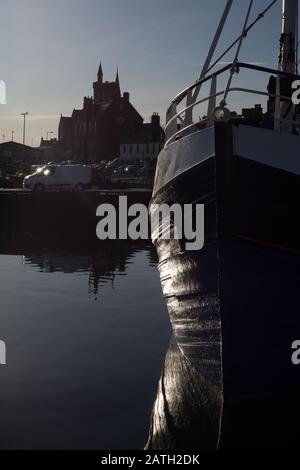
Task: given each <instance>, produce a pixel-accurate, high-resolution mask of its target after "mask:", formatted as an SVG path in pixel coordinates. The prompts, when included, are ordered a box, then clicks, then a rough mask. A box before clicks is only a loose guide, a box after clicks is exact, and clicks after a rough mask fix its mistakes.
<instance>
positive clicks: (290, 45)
mask: <svg viewBox="0 0 300 470" xmlns="http://www.w3.org/2000/svg"><path fill="white" fill-rule="evenodd" d="M297 48H298V0H282V34H281V40H280V55H279V63H280V66H281V69H282V71H284V72H288V73H296V71H297Z"/></svg>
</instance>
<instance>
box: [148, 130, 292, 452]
mask: <svg viewBox="0 0 300 470" xmlns="http://www.w3.org/2000/svg"><path fill="white" fill-rule="evenodd" d="M239 131H240V130H238V132H239ZM243 131H244V129H242V130H241V132H243ZM236 132H237V130H236V129H234V128H233V127H232V126H231V125H230V124H218V125H217V126H216V128H215V131H214V146H215V152H214V155H211V156H210V157H209V158H203V160H202V161H201V162H200V163H199V164H198V165H192V167H191V168H189V169H187V170H186V171H184V172H182V173H181V174H180V175H178V176H175V177H174V178H171V179H170V181H169V182H167V183H166V184H163V185H162V186H161V188H159V181H157V180H156V187H157V188H158V190H157V191H156V193H155V195H154V198H153V200H152V203H156V204H157V203H162V202H164V203H168V204H172V203H175V202H177V203H180V204H184V203H191V202H198V203H204V204H205V244H204V248H203V249H202V250H200V251H186V250H185V240H182V241H176V240H170V241H167V240H162V239H158V240H157V241H156V248H157V252H158V255H159V260H160V263H159V270H160V275H161V283H162V288H163V292H164V295H165V298H166V302H167V306H168V310H169V314H170V319H171V322H172V326H173V331H174V337H175V341H176V345H177V347H178V350H179V351H180V354H181V355H182V357H183V359H182V360H183V361H186V363H187V364H190V365H191V367H192V369H191V370H193V375H194V376H196V375H197V374H199V377H200V378H201V379H200V378H199V380H201V383H202V385H203V383H205V390H206V391H205V394H206V396H207V397H211V396H212V395H209V394H207V389H210V391H211V393H212V394H213V396H214V398H211V403H210V404H208V401H209V400H210V398H208V401H207V402H206V407H204V408H203V410H204V412H205V409H206V410H207V412H208V413H210V412H211V409H214V418H215V420H213V419H212V418H211V421H210V422H211V423H213V425H214V426H215V432H218V431H219V430H220V435H219V436H218V438H217V439H215V434H213V433H212V434H211V435H212V436H213V437H212V439H211V440H210V441H209V445H208V444H207V442H206V440H205V439H204V440H202V441H201V435H199V446H200V448H206V447H207V446H208V447H209V448H210V447H211V445H212V443H213V442H214V445H215V447H217V446H219V447H221V448H222V447H224V448H234V447H237V448H239V447H241V448H247V447H250V448H251V447H252V448H273V447H276V445H277V446H280V447H283V448H286V447H289V446H291V447H293V444H294V445H295V439H296V437H295V438H294V437H293V436H294V434H293V427H294V426H296V424H295V423H297V417H299V419H300V411H299V409H300V405H299V406H298V403H297V400H296V396H297V393H299V391H300V369H299V367H300V366H298V367H297V366H295V365H293V363H292V360H291V357H292V353H293V350H292V347H291V346H292V343H293V341H295V340H297V339H300V315H299V314H300V309H299V303H300V302H299V294H298V292H299V289H298V287H299V285H300V269H299V268H300V263H299V252H300V246H299V244H300V236H299V235H300V234H299V211H298V207H297V204H298V201H299V196H300V194H299V192H300V190H299V186H300V185H299V170H298V168H297V167H294V168H293V160H291V159H289V158H287V159H286V165H289V166H290V167H289V171H287V169H283V168H280V159H279V158H278V162H279V164H278V165H277V168H275V167H273V166H271V165H269V164H266V163H267V162H266V161H261V160H266V159H268V158H271V156H270V155H268V152H272V149H268V148H267V147H266V148H265V151H264V152H262V156H261V157H259V158H257V161H254V159H253V156H252V157H251V158H245V156H244V155H240V154H238V153H237V149H240V152H241V153H242V152H243V151H244V150H243V146H242V145H241V144H240V143H239V142H238V139H237V138H235V133H236ZM250 132H251V131H250ZM268 132H269V131H268ZM272 134H273V133H272ZM292 137H293V136H292ZM267 138H268V136H267ZM260 144H262V143H260ZM293 145H294V142H293ZM244 148H246V151H248V150H249V151H251V148H250V147H249V146H246V147H245V146H244ZM277 152H278V149H277ZM274 153H275V154H276V151H275V150H274ZM298 154H299V153H298ZM283 157H284V155H283ZM276 158H277V156H276V155H275V160H276ZM150 210H151V208H150ZM167 363H168V361H167ZM164 367H166V364H165V366H164ZM166 373H167V372H166V371H165V370H164V371H163V374H164V376H166ZM183 380H186V379H183ZM216 391H218V392H216ZM194 392H195V393H196V395H197V394H199V393H200V395H201V392H197V390H196V389H194ZM216 393H217V395H218V393H219V398H218V400H217V399H216ZM220 397H221V398H220ZM293 397H294V398H293ZM196 401H197V400H196V398H195V397H194V398H193V400H190V403H191V406H194V405H193V403H196ZM223 402H224V403H223ZM216 403H217V404H216ZM221 403H223V405H221ZM171 408H172V407H171ZM203 410H202V411H203ZM264 410H266V412H264ZM250 411H251V412H250ZM154 414H155V409H154ZM276 416H277V418H278V419H277V418H276ZM207 419H208V418H207ZM194 424H195V423H194ZM194 424H191V430H193V427H194ZM194 431H196V429H194ZM178 432H179V431H178V428H176V432H175V434H176V435H177V434H178ZM179 434H180V433H179ZM200 434H201V433H200ZM158 435H160V433H158ZM296 435H297V433H296V434H295V436H296ZM154 441H155V440H153V439H152V444H153V446H154V447H155V443H154ZM156 442H158V441H156ZM180 442H181V440H180V438H179V444H177V445H179V446H180ZM201 443H202V444H203V446H202V444H201ZM159 444H160V445H161V442H160V443H159ZM160 448H164V447H163V446H162V447H160Z"/></svg>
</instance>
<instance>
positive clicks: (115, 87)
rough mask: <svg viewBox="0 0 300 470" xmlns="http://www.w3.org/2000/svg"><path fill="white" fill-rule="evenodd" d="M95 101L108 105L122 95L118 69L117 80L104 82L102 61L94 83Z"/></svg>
mask: <svg viewBox="0 0 300 470" xmlns="http://www.w3.org/2000/svg"><path fill="white" fill-rule="evenodd" d="M93 88H94V103H95V104H104V105H107V104H109V103H110V102H112V101H115V100H118V99H120V97H121V91H120V83H119V73H118V71H117V75H116V81H115V82H103V70H102V64H101V62H100V65H99V69H98V73H97V81H96V82H94V83H93Z"/></svg>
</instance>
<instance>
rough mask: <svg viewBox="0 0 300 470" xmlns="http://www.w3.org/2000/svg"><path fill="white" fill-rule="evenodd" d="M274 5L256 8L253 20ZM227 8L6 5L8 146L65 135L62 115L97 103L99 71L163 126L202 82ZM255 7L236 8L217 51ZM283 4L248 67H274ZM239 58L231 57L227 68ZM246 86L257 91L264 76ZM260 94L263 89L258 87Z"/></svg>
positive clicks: (263, 0)
mask: <svg viewBox="0 0 300 470" xmlns="http://www.w3.org/2000/svg"><path fill="white" fill-rule="evenodd" d="M269 3H270V0H255V1H254V8H253V12H252V15H251V20H252V19H254V18H255V17H256V16H257V14H258V13H259V12H260V11H261V10H262V9H263V8H264V7H265V6H267V5H268V4H269ZM225 4H226V0H184V1H182V0H180V1H179V0H51V1H50V0H9V1H8V0H6V1H5V2H2V5H1V6H2V11H1V13H2V14H1V20H0V45H1V68H0V80H4V81H5V83H6V87H7V103H6V105H0V142H3V141H5V140H6V141H7V140H11V135H12V130H13V131H14V140H16V141H19V142H21V141H22V125H23V118H22V116H21V115H20V113H22V112H25V111H28V113H29V115H28V118H27V132H26V143H27V144H28V145H34V146H37V145H39V142H40V139H41V137H42V136H43V137H44V138H46V134H47V132H51V131H53V134H51V137H56V136H57V128H58V122H59V117H60V114H61V113H62V114H63V115H66V116H68V115H70V114H71V113H72V111H73V109H74V108H79V109H80V108H81V107H82V102H83V97H84V96H88V95H92V82H93V81H95V80H96V75H97V69H98V66H99V62H100V61H101V62H102V66H103V72H104V80H108V81H111V80H114V78H115V75H116V70H117V67H118V68H119V77H120V85H121V90H122V92H124V91H129V92H130V100H131V102H132V104H133V105H134V106H135V107H136V109H137V110H138V111H139V113H140V114H141V115H142V116H143V117H144V119H145V121H146V122H147V121H148V120H149V119H150V116H151V114H152V113H153V112H158V113H159V114H160V115H161V117H162V121H163V122H164V120H165V111H166V108H167V106H168V104H169V102H170V100H171V99H172V98H173V97H174V96H175V95H176V94H177V93H178V92H179V91H181V90H182V89H183V88H185V87H186V86H187V85H189V84H190V83H193V82H194V81H195V80H196V79H197V78H198V76H199V74H200V71H201V67H202V65H203V62H204V60H205V58H206V55H207V52H208V48H209V46H210V42H211V40H212V38H213V35H214V34H215V31H216V28H217V24H218V22H219V20H220V17H221V14H222V11H223V9H224V7H225ZM248 4H249V1H248V0H235V1H234V6H233V8H232V12H231V14H230V18H229V21H228V23H227V25H226V28H225V31H224V34H223V36H222V40H221V42H220V45H219V47H218V50H217V52H216V56H217V54H218V52H222V51H223V50H224V49H225V48H226V46H228V45H229V44H230V42H231V41H232V40H234V39H235V38H236V37H237V36H238V35H239V33H240V32H241V29H242V23H243V19H244V18H245V14H246V9H247V6H248ZM280 32H281V0H278V1H277V4H276V5H275V6H274V7H273V8H272V10H271V11H270V12H269V13H268V15H267V16H266V17H265V19H264V20H262V21H260V22H259V23H258V24H257V25H256V26H255V28H254V30H253V31H252V32H250V33H249V35H248V37H247V40H246V41H245V43H244V46H243V48H242V51H241V56H240V59H241V60H243V61H248V62H254V63H259V64H266V65H267V66H271V67H276V64H277V60H278V47H279V36H280ZM230 59H232V54H231V55H229V56H228V57H226V58H225V59H224V60H225V61H226V60H230ZM247 83H248V84H250V83H251V85H253V86H258V85H259V83H258V78H257V75H256V74H254V75H253V76H252V77H251V78H249V79H248V82H247ZM260 88H261V86H260Z"/></svg>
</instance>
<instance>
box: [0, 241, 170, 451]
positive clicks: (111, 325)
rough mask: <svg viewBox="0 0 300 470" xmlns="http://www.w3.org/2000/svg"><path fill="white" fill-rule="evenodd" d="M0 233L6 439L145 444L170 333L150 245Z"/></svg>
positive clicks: (33, 443)
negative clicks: (5, 348) (5, 346)
mask: <svg viewBox="0 0 300 470" xmlns="http://www.w3.org/2000/svg"><path fill="white" fill-rule="evenodd" d="M49 238H51V237H49ZM0 239H1V236H0ZM2 241H3V243H2V244H1V243H0V285H1V298H0V310H1V336H0V337H1V339H4V340H5V341H6V343H7V347H8V364H7V366H5V367H3V368H1V370H0V378H1V387H0V402H1V415H0V448H1V449H41V448H42V449H138V448H142V447H143V446H144V444H145V441H146V439H147V434H148V427H149V415H150V411H151V407H152V404H153V400H154V397H155V393H156V387H157V381H158V378H159V374H160V368H161V361H162V356H163V354H164V351H165V348H166V345H167V343H168V340H169V335H170V329H169V320H168V316H167V312H166V308H165V303H164V300H163V297H162V293H161V286H160V282H159V276H158V272H157V269H156V266H155V263H156V255H155V251H154V249H153V248H152V247H151V245H150V244H149V243H139V242H134V243H129V242H126V241H124V242H113V243H103V242H102V243H94V241H93V240H91V239H90V240H86V241H85V242H84V243H82V241H80V243H77V240H69V241H66V243H65V242H64V241H58V240H55V242H53V241H52V240H45V238H39V239H38V238H37V239H35V240H34V243H33V240H32V238H31V237H28V239H26V237H23V236H22V237H17V236H12V237H11V238H10V239H7V238H3V239H2ZM97 295H98V298H99V302H94V298H97ZM100 300H101V302H100ZM129 423H130V425H128V424H129Z"/></svg>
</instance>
